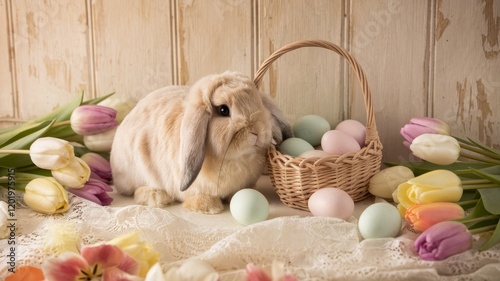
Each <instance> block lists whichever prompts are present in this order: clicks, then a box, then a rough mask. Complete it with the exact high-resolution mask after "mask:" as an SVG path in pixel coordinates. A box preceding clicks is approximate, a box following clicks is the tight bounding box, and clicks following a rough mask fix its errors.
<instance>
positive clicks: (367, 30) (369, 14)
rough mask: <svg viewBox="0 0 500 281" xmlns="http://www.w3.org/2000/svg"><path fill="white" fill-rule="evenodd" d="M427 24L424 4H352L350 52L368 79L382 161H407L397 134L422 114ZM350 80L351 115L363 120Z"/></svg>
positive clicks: (379, 0)
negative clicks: (382, 146) (380, 142)
mask: <svg viewBox="0 0 500 281" xmlns="http://www.w3.org/2000/svg"><path fill="white" fill-rule="evenodd" d="M428 20H429V16H428V3H427V2H426V1H385V0H377V1H372V0H365V1H352V6H351V20H350V24H351V26H350V50H351V53H352V54H353V55H354V56H355V57H356V59H357V60H358V62H359V63H360V64H361V65H362V67H363V70H364V71H365V73H366V76H367V78H368V83H369V86H370V90H371V93H372V100H373V104H374V108H375V118H376V122H377V130H378V132H379V135H380V138H381V141H382V144H383V145H384V151H383V153H384V159H383V161H398V160H405V159H406V160H407V159H408V157H409V154H410V152H409V150H408V149H406V148H405V147H404V146H403V144H402V142H403V138H402V137H401V136H400V134H399V130H400V128H401V127H402V126H403V125H404V124H406V123H407V122H408V121H409V120H410V118H412V117H418V116H426V114H427V112H426V105H427V97H428V85H427V81H428V76H429V72H428V67H429V57H428V56H429V50H430V46H429V42H428V40H427V38H428V32H427V24H428ZM350 78H351V79H350V89H351V91H350V95H351V96H350V102H349V104H350V113H351V114H350V115H351V118H354V119H357V120H360V121H361V120H363V121H364V120H366V114H365V112H366V110H365V107H364V104H363V102H362V94H361V89H360V87H359V82H358V81H357V79H356V77H355V75H354V74H353V73H351V75H350Z"/></svg>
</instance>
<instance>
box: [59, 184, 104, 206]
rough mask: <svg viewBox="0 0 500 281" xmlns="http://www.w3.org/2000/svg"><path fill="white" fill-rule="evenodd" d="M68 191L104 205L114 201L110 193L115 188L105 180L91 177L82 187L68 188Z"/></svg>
mask: <svg viewBox="0 0 500 281" xmlns="http://www.w3.org/2000/svg"><path fill="white" fill-rule="evenodd" d="M68 191H69V192H71V193H73V194H75V195H76V196H79V197H82V198H84V199H87V200H90V201H92V202H94V203H96V204H99V205H102V206H107V205H109V204H111V202H113V198H111V197H110V196H109V195H108V192H111V191H113V189H112V188H111V187H110V186H109V185H108V184H106V183H105V182H102V181H100V180H96V179H89V180H88V181H87V183H86V184H85V185H84V186H83V187H82V188H78V189H76V188H68Z"/></svg>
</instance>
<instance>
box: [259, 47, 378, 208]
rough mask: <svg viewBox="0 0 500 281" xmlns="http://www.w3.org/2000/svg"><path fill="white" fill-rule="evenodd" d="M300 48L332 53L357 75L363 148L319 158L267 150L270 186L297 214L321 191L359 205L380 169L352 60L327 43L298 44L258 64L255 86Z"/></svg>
mask: <svg viewBox="0 0 500 281" xmlns="http://www.w3.org/2000/svg"><path fill="white" fill-rule="evenodd" d="M303 47H320V48H325V49H328V50H331V51H334V52H335V53H337V54H339V55H340V56H342V57H343V58H345V59H346V60H347V61H348V62H349V64H350V66H351V67H352V69H353V70H354V72H355V73H356V74H357V76H358V79H359V82H360V83H361V90H362V92H363V96H364V102H365V108H366V125H365V126H366V140H365V146H364V147H363V148H362V149H361V150H359V151H357V152H352V153H348V154H344V155H342V156H333V155H332V156H328V157H323V158H319V157H313V158H300V157H292V156H289V155H284V154H282V153H281V152H280V151H279V150H277V149H276V147H275V146H271V148H270V149H269V151H268V157H267V161H268V169H269V174H270V178H271V182H272V184H273V186H274V189H275V190H276V192H277V193H278V195H279V197H280V199H281V201H282V202H283V203H284V204H285V205H287V206H290V207H293V208H297V209H301V210H308V207H307V200H308V199H309V197H310V196H311V194H313V193H314V192H315V191H316V190H318V189H320V188H323V187H336V188H339V189H342V190H344V191H345V192H347V193H348V194H349V195H350V196H351V197H352V199H353V200H354V201H360V200H362V199H365V198H366V197H368V196H369V193H368V184H369V181H370V178H371V177H372V176H373V175H374V174H375V173H376V172H378V171H379V169H380V164H381V161H382V144H381V142H380V139H379V136H378V132H377V127H376V124H375V117H374V113H373V106H372V101H371V94H370V90H369V88H368V82H367V80H366V77H365V74H364V72H363V70H362V69H361V66H360V65H359V64H358V63H357V62H356V60H355V59H354V58H353V57H352V56H351V55H350V54H349V53H348V52H347V51H346V50H344V49H343V48H341V47H339V46H337V45H335V44H333V43H330V42H327V41H321V40H312V41H298V42H294V43H291V44H288V45H285V46H283V47H282V48H281V49H279V50H277V51H275V52H274V53H273V54H272V55H271V56H270V57H269V58H268V59H266V60H265V61H264V62H263V63H262V64H261V66H260V68H259V70H258V71H257V72H256V74H255V79H254V82H255V85H257V87H258V86H259V84H260V82H261V79H262V77H263V76H264V74H265V73H266V71H267V69H268V68H269V67H270V66H271V64H272V63H273V62H274V61H275V60H276V59H278V58H279V57H280V56H282V55H283V54H285V53H287V52H290V51H293V50H295V49H298V48H303Z"/></svg>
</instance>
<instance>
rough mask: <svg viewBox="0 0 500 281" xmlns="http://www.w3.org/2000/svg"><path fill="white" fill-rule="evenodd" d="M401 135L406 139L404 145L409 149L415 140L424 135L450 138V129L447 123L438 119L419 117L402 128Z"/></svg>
mask: <svg viewBox="0 0 500 281" xmlns="http://www.w3.org/2000/svg"><path fill="white" fill-rule="evenodd" d="M400 133H401V135H402V136H403V137H404V138H405V141H404V142H403V143H404V145H406V146H407V147H409V146H410V144H411V143H412V142H413V140H414V139H415V138H416V137H418V136H420V135H422V134H440V135H447V136H449V135H450V127H449V126H448V124H446V123H445V122H443V121H441V120H439V119H436V118H430V117H419V118H412V119H410V123H409V124H406V125H405V126H404V127H403V128H401V130H400Z"/></svg>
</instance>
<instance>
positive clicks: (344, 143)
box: [321, 130, 361, 156]
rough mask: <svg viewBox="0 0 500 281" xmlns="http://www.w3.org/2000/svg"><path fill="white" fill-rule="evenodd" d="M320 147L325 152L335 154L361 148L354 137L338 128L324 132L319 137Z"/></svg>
mask: <svg viewBox="0 0 500 281" xmlns="http://www.w3.org/2000/svg"><path fill="white" fill-rule="evenodd" d="M321 147H322V148H323V150H324V151H325V152H327V153H329V154H332V155H337V156H340V155H343V154H346V153H349V152H356V151H358V150H360V149H361V147H360V146H359V143H358V142H357V141H356V139H354V138H353V137H352V136H350V135H348V134H346V133H345V132H342V131H339V130H330V131H328V132H326V133H325V134H324V135H323V137H322V138H321Z"/></svg>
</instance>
